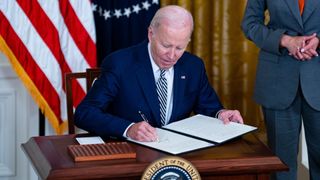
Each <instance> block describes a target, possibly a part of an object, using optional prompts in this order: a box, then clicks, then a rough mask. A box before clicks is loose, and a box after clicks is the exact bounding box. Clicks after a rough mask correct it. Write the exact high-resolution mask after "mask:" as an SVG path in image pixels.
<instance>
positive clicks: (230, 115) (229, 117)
mask: <svg viewBox="0 0 320 180" xmlns="http://www.w3.org/2000/svg"><path fill="white" fill-rule="evenodd" d="M219 119H221V120H222V121H223V123H224V124H228V123H229V122H237V123H241V124H243V118H242V116H241V114H240V112H239V111H238V110H224V111H221V112H220V114H219Z"/></svg>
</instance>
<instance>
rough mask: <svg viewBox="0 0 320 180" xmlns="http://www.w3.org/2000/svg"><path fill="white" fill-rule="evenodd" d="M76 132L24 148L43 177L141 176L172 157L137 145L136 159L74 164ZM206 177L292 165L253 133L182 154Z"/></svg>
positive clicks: (262, 173)
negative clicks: (72, 151) (72, 152)
mask: <svg viewBox="0 0 320 180" xmlns="http://www.w3.org/2000/svg"><path fill="white" fill-rule="evenodd" d="M75 137H76V135H63V136H42V137H32V138H30V140H29V141H28V142H27V143H25V144H22V149H23V150H24V152H25V153H26V155H27V156H28V158H29V159H30V161H31V162H32V164H33V166H34V168H35V169H36V171H37V173H38V175H39V177H40V178H42V179H140V178H141V176H142V174H143V172H144V170H145V169H146V168H147V166H148V165H149V164H150V163H151V162H153V161H154V160H157V159H158V158H161V157H165V156H168V154H166V153H162V152H158V151H156V150H152V149H149V148H146V147H142V146H139V145H136V144H131V143H130V144H131V145H132V146H133V148H135V149H136V152H137V158H136V159H122V160H106V161H91V162H80V163H74V162H73V160H72V158H71V157H70V156H69V154H68V152H67V146H68V145H71V144H76V141H75V139H74V138H75ZM180 157H182V158H184V159H186V160H188V161H190V162H191V163H192V164H193V165H194V166H195V167H196V168H197V170H198V171H199V173H200V175H201V178H202V179H213V178H214V179H215V180H219V179H221V180H222V179H223V180H228V179H236V180H241V179H243V180H244V179H245V180H250V179H252V180H253V179H255V180H257V179H259V180H263V179H269V174H270V173H272V172H275V171H284V170H287V169H288V168H287V167H286V166H285V165H284V164H283V163H282V162H281V161H280V160H279V158H278V157H276V156H274V155H273V154H272V153H271V152H270V150H269V149H268V148H267V147H266V146H265V145H264V144H263V143H261V142H260V141H259V140H258V139H257V138H256V137H255V136H253V135H252V134H248V135H245V136H244V137H243V138H241V139H237V140H234V141H231V142H227V143H225V144H223V145H220V146H217V147H212V148H208V149H203V150H199V151H194V152H190V153H187V154H182V155H180Z"/></svg>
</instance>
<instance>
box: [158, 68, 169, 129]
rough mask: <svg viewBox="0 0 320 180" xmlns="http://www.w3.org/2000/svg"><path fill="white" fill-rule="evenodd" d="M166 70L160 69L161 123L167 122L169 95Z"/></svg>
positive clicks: (159, 97)
mask: <svg viewBox="0 0 320 180" xmlns="http://www.w3.org/2000/svg"><path fill="white" fill-rule="evenodd" d="M165 74H166V70H164V69H160V78H159V79H158V82H157V93H158V99H159V105H160V118H161V125H162V126H164V125H165V124H166V110H167V96H168V83H167V79H166V77H165Z"/></svg>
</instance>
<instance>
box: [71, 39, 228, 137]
mask: <svg viewBox="0 0 320 180" xmlns="http://www.w3.org/2000/svg"><path fill="white" fill-rule="evenodd" d="M147 45H148V42H147V41H144V42H142V43H141V44H138V45H136V46H133V47H130V48H127V49H123V50H120V51H117V52H115V53H113V54H111V55H109V56H108V57H106V59H105V60H104V61H103V64H102V67H101V68H102V75H101V76H100V77H99V78H98V79H97V80H96V81H95V83H94V85H93V87H92V88H91V89H90V90H89V92H88V93H87V95H86V97H85V98H84V100H83V101H82V102H81V103H80V105H79V106H78V107H77V109H76V112H75V124H76V126H78V127H79V128H82V129H84V130H87V131H89V132H91V133H95V134H98V135H100V136H113V137H122V135H123V133H124V131H125V129H126V128H127V127H128V126H129V125H130V124H131V123H132V122H139V121H142V119H141V117H140V115H139V113H138V111H142V112H143V113H144V114H145V116H146V118H147V119H148V120H149V123H150V124H151V125H152V126H154V127H160V126H161V121H160V107H159V101H158V96H157V92H156V82H155V79H154V75H153V70H152V67H151V62H150V58H149V54H148V48H147ZM222 108H223V107H222V105H221V103H220V101H219V99H218V97H217V95H216V93H215V91H214V89H213V88H212V87H211V86H210V84H209V82H208V78H207V75H206V71H205V67H204V64H203V62H202V60H201V59H200V58H198V57H196V56H194V55H191V54H190V53H187V52H185V53H184V54H183V55H182V57H181V58H180V59H179V60H178V62H177V63H176V64H175V65H174V82H173V109H172V115H171V118H170V121H169V123H171V122H174V121H178V120H181V119H184V118H187V117H188V116H190V114H191V112H194V113H196V114H204V115H208V116H214V115H215V114H216V113H217V111H219V110H221V109H222Z"/></svg>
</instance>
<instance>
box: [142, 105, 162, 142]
mask: <svg viewBox="0 0 320 180" xmlns="http://www.w3.org/2000/svg"><path fill="white" fill-rule="evenodd" d="M138 113H139V114H140V116H141V118H142V119H143V121H145V122H146V123H148V124H149V121H148V119H147V118H146V116H145V115H144V114H143V113H142V111H138ZM156 141H157V142H159V138H158V137H157V139H156Z"/></svg>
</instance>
